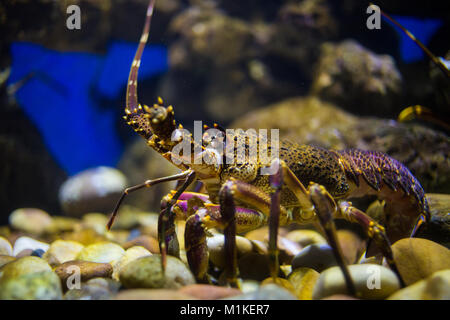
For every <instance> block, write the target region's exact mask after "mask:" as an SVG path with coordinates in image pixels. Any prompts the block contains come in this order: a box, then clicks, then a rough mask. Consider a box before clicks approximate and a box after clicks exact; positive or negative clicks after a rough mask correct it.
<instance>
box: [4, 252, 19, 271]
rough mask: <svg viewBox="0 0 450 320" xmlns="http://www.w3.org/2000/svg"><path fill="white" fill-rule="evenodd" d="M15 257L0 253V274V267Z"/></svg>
mask: <svg viewBox="0 0 450 320" xmlns="http://www.w3.org/2000/svg"><path fill="white" fill-rule="evenodd" d="M16 259H17V258H16V257H12V256H6V255H0V274H1V268H2V267H3V266H4V265H5V264H7V263H10V262H11V261H14V260H16Z"/></svg>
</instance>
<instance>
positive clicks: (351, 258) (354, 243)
mask: <svg viewBox="0 0 450 320" xmlns="http://www.w3.org/2000/svg"><path fill="white" fill-rule="evenodd" d="M337 238H338V241H339V245H340V247H341V250H342V254H343V255H344V259H345V261H346V263H347V264H354V263H356V262H357V261H358V260H359V258H360V257H361V255H362V254H363V253H364V251H366V247H367V243H366V241H364V240H363V239H361V238H360V237H359V236H358V235H356V234H355V233H354V232H352V231H350V230H338V231H337Z"/></svg>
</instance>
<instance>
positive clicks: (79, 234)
mask: <svg viewBox="0 0 450 320" xmlns="http://www.w3.org/2000/svg"><path fill="white" fill-rule="evenodd" d="M105 229H106V227H105ZM61 239H62V240H67V241H76V242H79V243H81V244H82V245H84V246H88V245H90V244H94V243H97V242H102V241H107V240H108V239H107V238H106V237H105V236H104V235H101V234H98V233H97V232H96V231H95V230H92V229H83V230H80V231H76V232H67V233H63V234H62V236H61Z"/></svg>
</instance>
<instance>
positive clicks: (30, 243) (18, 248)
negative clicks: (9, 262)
mask: <svg viewBox="0 0 450 320" xmlns="http://www.w3.org/2000/svg"><path fill="white" fill-rule="evenodd" d="M49 247H50V245H49V244H48V243H45V242H41V241H38V240H35V239H33V238H30V237H25V236H24V237H20V238H18V239H17V240H16V241H15V242H14V246H13V255H14V256H17V255H18V254H19V253H20V252H22V251H23V250H26V249H28V250H31V251H33V250H37V249H42V250H43V251H44V252H45V251H47V250H48V248H49Z"/></svg>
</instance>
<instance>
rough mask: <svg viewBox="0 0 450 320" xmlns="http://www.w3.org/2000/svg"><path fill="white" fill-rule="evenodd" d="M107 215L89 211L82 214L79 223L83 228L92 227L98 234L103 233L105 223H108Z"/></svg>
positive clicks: (104, 231)
mask: <svg viewBox="0 0 450 320" xmlns="http://www.w3.org/2000/svg"><path fill="white" fill-rule="evenodd" d="M108 220H109V218H108V216H106V215H105V214H103V213H98V212H90V213H86V214H85V215H83V218H82V219H81V225H82V227H83V228H85V229H92V230H94V231H95V232H97V233H98V234H105V233H106V232H107V230H106V225H107V224H108Z"/></svg>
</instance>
